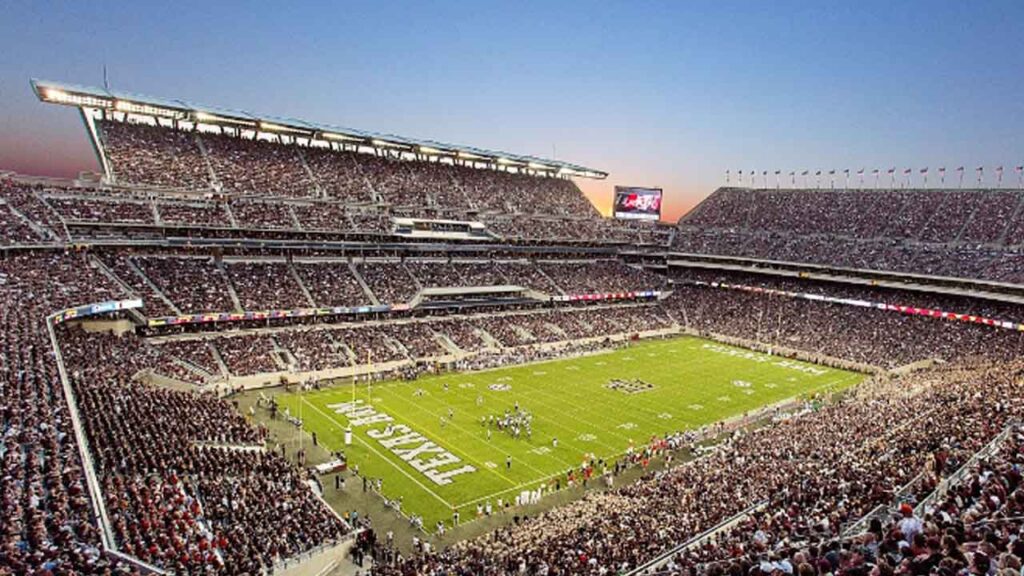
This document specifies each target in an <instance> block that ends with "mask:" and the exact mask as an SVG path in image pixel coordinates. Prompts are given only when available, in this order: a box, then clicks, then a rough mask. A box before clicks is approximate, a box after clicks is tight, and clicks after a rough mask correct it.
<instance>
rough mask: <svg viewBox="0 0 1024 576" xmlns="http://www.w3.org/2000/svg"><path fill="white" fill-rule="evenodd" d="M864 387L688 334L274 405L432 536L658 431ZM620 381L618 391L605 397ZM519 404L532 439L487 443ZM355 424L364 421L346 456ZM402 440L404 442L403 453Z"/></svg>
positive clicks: (498, 438) (497, 437)
mask: <svg viewBox="0 0 1024 576" xmlns="http://www.w3.org/2000/svg"><path fill="white" fill-rule="evenodd" d="M862 378H863V375H861V374H856V373H852V372H844V371H842V370H836V369H832V368H825V367H822V366H818V365H813V364H806V363H801V362H796V361H792V360H784V359H782V358H778V357H774V356H769V355H766V354H761V353H757V352H751V351H748V350H745V349H742V348H734V347H730V346H725V345H722V344H718V343H714V342H711V341H708V340H703V339H699V338H693V337H679V338H672V339H668V340H652V341H644V342H639V343H634V344H632V345H631V346H630V347H628V348H626V349H622V350H617V351H614V352H608V353H602V354H596V355H592V356H585V357H581V358H573V359H567V360H554V361H549V362H542V363H536V364H529V365H525V366H518V367H510V368H500V369H494V370H487V371H481V372H473V373H451V374H445V375H441V376H430V377H423V378H420V379H418V380H415V381H408V382H407V381H393V382H386V383H383V384H374V385H373V386H372V389H369V390H368V388H367V387H366V385H365V384H360V385H359V386H358V387H357V388H356V390H355V398H356V400H357V403H356V404H355V405H347V404H348V403H351V402H352V399H353V390H352V386H351V385H350V384H342V385H338V386H333V387H331V388H328V389H323V390H320V391H312V392H305V393H301V394H299V393H292V394H281V395H279V396H278V401H279V402H280V403H281V404H282V405H283V406H284V407H286V408H287V409H288V410H289V412H290V413H291V414H292V415H296V416H299V417H300V418H302V420H303V421H304V428H305V430H306V431H307V432H309V431H315V432H316V434H317V437H318V440H319V442H320V444H321V445H323V446H324V447H326V448H328V449H330V450H332V451H333V450H343V451H344V452H345V454H346V455H347V457H348V458H349V463H350V465H354V464H358V466H359V471H360V474H361V475H363V476H368V477H372V478H383V482H384V484H383V492H384V495H385V496H386V497H388V498H392V499H394V498H397V497H398V496H402V511H403V512H404V513H405V514H418V515H420V516H422V517H423V519H424V525H425V527H426V529H427V530H430V531H433V528H434V525H435V523H436V522H437V521H438V520H444V521H445V522H446V523H450V520H451V517H452V510H453V508H458V509H459V511H460V515H461V518H462V520H463V521H466V520H469V519H471V518H472V517H473V516H474V515H475V509H476V504H477V503H478V502H486V501H488V500H490V501H491V502H492V504H494V505H497V500H498V498H503V499H505V500H510V499H514V498H515V495H516V494H518V493H519V492H520V491H522V490H526V489H530V488H535V487H536V486H537V485H539V484H540V483H541V482H548V481H550V479H552V478H554V477H556V476H561V477H562V478H563V485H564V475H565V473H566V471H567V470H568V469H570V468H573V467H578V466H579V465H580V464H581V462H583V460H584V458H585V457H586V455H588V454H592V455H593V456H594V457H596V458H604V459H606V460H611V459H614V458H615V457H617V456H619V455H621V454H623V453H624V452H625V450H626V449H627V448H628V447H629V446H630V443H631V442H632V443H634V444H635V445H636V446H637V447H642V446H644V445H645V444H646V442H647V441H648V440H649V439H650V438H651V436H652V435H662V434H665V433H667V432H669V431H678V430H685V429H692V428H699V427H701V426H703V425H705V424H709V423H713V422H717V421H719V420H723V419H725V418H728V417H730V416H735V415H739V414H742V413H744V412H746V411H749V410H753V409H756V408H759V407H761V406H765V405H769V404H773V403H775V402H778V401H781V400H784V399H787V398H792V397H797V396H803V395H807V394H811V393H814V392H820V391H824V390H827V389H832V390H839V389H842V388H846V387H849V386H852V385H854V384H856V383H858V382H860V380H861V379H862ZM613 380H619V381H621V382H620V384H619V385H617V386H615V387H609V385H610V384H611V382H612V381H613ZM445 385H447V388H446V386H445ZM371 394H372V397H371ZM516 402H518V403H519V406H520V408H522V409H523V410H526V411H528V412H530V413H531V414H532V417H533V419H532V437H530V438H527V437H526V436H525V434H522V436H521V437H520V438H518V439H517V438H513V437H512V436H511V435H510V434H508V433H506V432H503V431H499V430H497V429H494V428H492V429H491V431H492V433H491V437H490V439H488V437H487V427H485V426H484V425H483V424H481V418H487V417H489V416H491V415H493V416H495V418H497V417H500V416H502V415H503V414H504V413H505V411H506V410H512V409H513V406H514V405H515V403H516ZM449 410H451V414H452V417H451V418H450V419H449ZM346 414H347V415H348V416H351V417H352V419H353V422H355V425H353V443H352V445H351V446H348V447H346V446H344V429H345V428H346V426H348V425H349V418H348V417H347V416H346ZM360 419H361V420H360ZM442 419H443V420H444V421H442ZM385 420H386V421H385ZM389 424H390V425H392V426H393V428H392V430H391V431H390V432H391V434H390V436H386V432H387V427H388V425H389ZM401 425H404V426H406V427H407V428H404V427H401ZM403 435H404V436H406V438H407V440H408V442H407V443H401V439H400V437H402V436H403ZM555 438H557V440H558V443H557V447H555V446H554V442H553V440H554V439H555ZM388 440H391V442H389V443H387V444H385V443H386V442H387V441H388ZM395 442H399V443H398V444H396V443H395ZM417 449H418V450H419V451H417ZM509 456H510V457H511V461H512V465H511V467H508V466H507V462H506V458H508V457H509ZM432 459H433V460H432ZM455 459H457V460H458V461H457V462H455V461H454V460H455ZM466 466H471V467H472V468H473V469H474V471H472V472H462V473H459V474H456V475H454V476H451V477H449V478H446V479H445V478H444V477H443V476H442V480H441V483H440V484H439V483H438V482H436V481H433V480H431V479H430V477H429V475H430V473H433V474H434V475H435V477H436V476H438V474H439V473H443V472H445V471H451V470H456V469H459V468H464V467H466ZM417 467H418V468H419V469H417ZM445 480H447V482H445Z"/></svg>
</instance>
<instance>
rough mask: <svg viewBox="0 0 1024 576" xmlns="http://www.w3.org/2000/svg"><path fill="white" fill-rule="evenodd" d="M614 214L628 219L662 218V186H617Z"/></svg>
mask: <svg viewBox="0 0 1024 576" xmlns="http://www.w3.org/2000/svg"><path fill="white" fill-rule="evenodd" d="M613 214H614V216H615V217H616V218H622V219H627V220H660V219H661V188H640V187H636V186H616V187H615V204H614V205H613Z"/></svg>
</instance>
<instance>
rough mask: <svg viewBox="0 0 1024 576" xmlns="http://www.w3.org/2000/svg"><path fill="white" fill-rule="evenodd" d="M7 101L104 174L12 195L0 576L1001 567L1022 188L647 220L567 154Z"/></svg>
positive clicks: (205, 108) (1017, 369)
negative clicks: (595, 195) (40, 120)
mask: <svg viewBox="0 0 1024 576" xmlns="http://www.w3.org/2000/svg"><path fill="white" fill-rule="evenodd" d="M19 82H20V81H19ZM190 86H194V85H190ZM17 89H18V90H21V91H23V93H24V95H25V98H30V99H31V101H32V102H31V103H32V106H33V107H35V108H37V109H38V110H39V114H41V115H46V116H45V117H46V118H50V117H54V118H61V119H64V120H67V119H68V118H70V119H72V120H73V121H74V123H75V125H76V126H79V125H80V128H79V129H78V130H76V131H74V132H72V133H69V134H67V135H66V137H67V138H69V139H75V140H77V141H79V142H80V143H81V144H82V145H83V146H88V147H89V149H90V151H91V154H93V155H94V157H95V167H94V168H89V169H83V170H82V171H80V173H79V174H78V176H77V177H58V176H53V175H47V174H29V173H23V172H22V171H19V170H11V169H7V168H4V167H3V166H0V169H2V170H4V171H2V172H0V302H2V305H0V432H2V442H0V463H2V471H0V472H2V473H0V494H2V502H3V509H2V511H0V534H2V536H0V537H2V542H0V575H8V574H10V575H33V576H34V575H72V574H95V575H100V574H110V575H121V574H126V575H127V574H138V575H153V574H157V575H165V574H166V575H170V574H196V575H198V574H203V575H213V574H225V575H265V576H284V575H288V576H299V575H303V576H306V575H308V576H320V575H324V576H326V575H345V576H349V575H353V574H358V575H360V576H362V575H369V576H446V575H459V576H471V575H473V576H503V575H513V574H515V575H523V576H555V575H564V576H569V575H587V576H603V575H621V576H654V575H658V576H683V575H686V576H703V575H709V576H725V575H729V576H744V575H755V576H769V575H771V576H784V575H793V574H799V576H867V575H869V574H870V575H872V576H892V575H894V574H908V575H910V574H913V575H929V574H936V575H941V576H958V575H986V576H1020V574H1021V565H1022V560H1024V538H1022V537H1021V534H1022V533H1024V488H1022V485H1024V475H1022V469H1021V466H1022V465H1024V423H1022V421H1021V417H1022V415H1024V361H1022V354H1024V186H1022V178H1024V166H1019V165H1012V166H1011V165H1007V166H1006V168H1005V175H1004V167H1003V166H1002V165H994V164H983V165H976V164H970V165H960V164H959V163H957V164H950V165H948V166H935V165H933V166H931V167H930V168H928V167H920V166H914V167H905V166H903V165H897V166H893V165H891V163H889V162H886V163H885V164H882V163H876V164H875V165H874V166H877V167H874V166H871V165H868V166H866V167H863V168H861V167H857V168H849V169H843V168H838V169H836V168H821V169H817V168H786V169H783V168H778V169H776V168H771V169H763V168H758V169H754V170H749V169H744V170H736V169H735V165H733V167H732V168H729V169H726V168H725V167H723V168H722V169H721V170H719V171H718V172H719V174H720V176H719V180H720V181H719V182H718V183H717V185H716V186H714V187H713V188H712V189H709V190H706V191H704V192H703V193H702V194H701V196H700V198H699V201H698V202H696V204H695V205H694V206H693V207H692V208H687V209H686V210H685V211H684V213H683V214H682V216H681V217H679V218H678V219H673V220H672V221H666V220H663V218H664V217H665V214H664V211H663V204H665V203H667V202H669V201H670V200H669V199H670V198H671V196H670V195H669V192H670V191H669V190H668V189H664V190H663V189H662V188H659V187H656V186H638V185H635V184H634V183H632V182H628V181H625V182H624V181H621V180H620V179H619V177H618V176H617V175H616V174H615V173H614V172H613V171H611V170H608V169H607V168H602V167H601V166H596V167H591V166H590V164H592V163H595V162H591V161H588V159H587V158H578V159H574V160H573V161H572V162H570V161H567V160H563V159H559V158H560V157H559V156H557V155H556V154H552V155H551V156H545V155H535V154H526V153H522V152H515V151H502V150H495V149H490V148H489V147H485V146H475V145H463V144H452V143H447V142H445V137H444V135H443V134H438V135H437V136H436V138H437V139H433V138H422V137H412V136H400V135H397V134H393V133H391V130H389V129H381V130H379V131H375V130H373V126H361V127H360V128H346V127H343V126H338V125H334V124H332V123H327V122H324V121H322V120H320V119H317V118H313V117H311V118H306V119H299V118H293V117H291V115H290V114H288V113H286V112H281V113H280V114H278V115H273V114H270V115H268V114H263V113H262V112H252V111H246V110H245V109H243V108H246V106H242V105H236V104H234V103H233V102H231V101H221V102H216V105H212V106H211V105H204V104H199V103H195V102H192V101H191V100H188V99H183V98H182V97H181V95H180V94H174V93H166V94H160V95H146V94H144V93H142V92H143V91H141V90H140V91H138V92H136V91H135V90H134V89H125V90H122V89H120V88H115V87H112V86H111V85H109V83H107V82H106V81H105V80H104V82H99V83H96V84H94V85H88V84H79V83H75V82H70V81H66V80H65V79H62V78H57V79H44V78H33V79H31V80H30V81H25V82H20V84H18V86H17ZM188 91H189V92H191V93H194V89H192V88H190V89H189V90H188ZM0 93H2V91H0ZM295 94H296V98H298V97H299V89H298V87H296V92H295ZM297 101H299V100H297ZM270 112H273V110H270ZM41 117H42V116H41ZM355 120H358V118H357V119H355ZM355 120H353V124H355V123H356V121H355ZM487 123H488V119H487V118H485V117H481V118H480V120H479V124H481V125H486V124H487ZM428 136H429V135H428ZM495 140H497V141H501V135H500V134H497V135H496V138H495ZM721 140H722V141H723V142H730V136H729V135H725V134H723V135H722V137H721ZM739 140H741V138H739V137H737V141H739ZM766 145H767V144H766ZM508 148H514V146H511V145H510V146H509V147H508ZM741 148H742V146H741ZM840 148H841V145H840ZM839 152H842V149H840V150H839ZM50 161H51V159H47V158H42V159H40V164H41V165H45V164H46V163H47V162H50ZM853 161H857V162H858V164H859V163H860V162H859V161H858V160H851V162H853ZM577 162H579V163H577ZM595 185H602V186H603V185H607V188H608V190H609V191H610V194H609V196H611V197H610V198H608V200H610V208H608V209H607V210H605V209H603V208H602V209H599V208H598V206H597V205H595V203H594V202H592V198H591V196H590V194H585V193H584V190H585V189H589V187H591V186H595ZM603 212H604V213H603ZM1017 490H1021V491H1020V492H1018V491H1017Z"/></svg>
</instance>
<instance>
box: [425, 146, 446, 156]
mask: <svg viewBox="0 0 1024 576" xmlns="http://www.w3.org/2000/svg"><path fill="white" fill-rule="evenodd" d="M419 149H420V152H422V153H424V154H444V153H445V151H444V150H438V149H437V148H431V147H430V146H420V147H419Z"/></svg>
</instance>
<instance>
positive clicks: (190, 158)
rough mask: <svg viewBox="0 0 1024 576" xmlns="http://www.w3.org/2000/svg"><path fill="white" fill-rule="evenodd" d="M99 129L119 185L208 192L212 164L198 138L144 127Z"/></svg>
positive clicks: (106, 124) (99, 126)
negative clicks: (204, 190)
mask: <svg viewBox="0 0 1024 576" xmlns="http://www.w3.org/2000/svg"><path fill="white" fill-rule="evenodd" d="M96 127H97V129H98V131H99V134H100V140H101V141H102V142H103V148H104V151H105V152H106V155H107V160H109V161H110V164H111V166H112V167H113V171H114V175H115V176H116V178H117V179H118V181H120V182H125V183H130V184H147V185H152V186H166V187H173V188H185V189H203V188H209V180H210V172H209V164H208V163H207V161H206V158H204V157H203V153H202V151H201V150H200V149H199V145H198V144H197V142H196V135H195V134H193V133H191V132H184V131H180V130H174V129H171V128H164V127H158V126H151V125H148V124H141V123H139V124H128V123H122V122H108V121H100V122H98V123H97V124H96Z"/></svg>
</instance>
